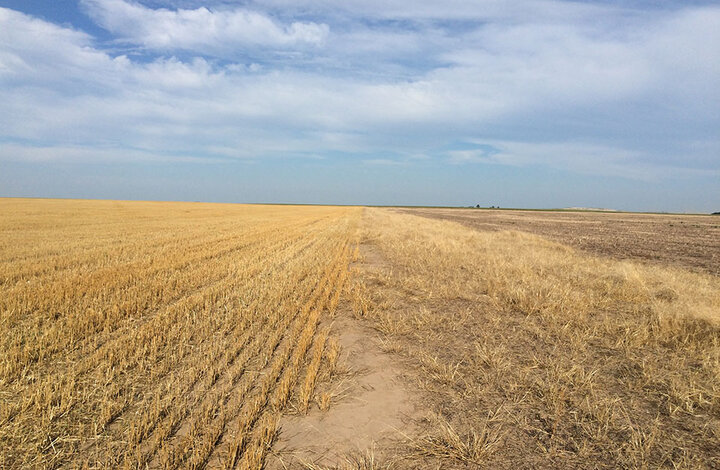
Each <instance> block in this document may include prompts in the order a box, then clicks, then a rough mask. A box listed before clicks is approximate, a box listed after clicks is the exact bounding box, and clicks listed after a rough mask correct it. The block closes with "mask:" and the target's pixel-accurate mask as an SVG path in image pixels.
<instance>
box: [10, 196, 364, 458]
mask: <svg viewBox="0 0 720 470" xmlns="http://www.w3.org/2000/svg"><path fill="white" fill-rule="evenodd" d="M0 213H2V215H3V217H2V218H1V220H2V223H0V233H2V235H3V237H2V239H3V242H2V243H0V279H2V282H1V283H0V299H2V300H0V309H1V310H0V333H1V334H2V336H1V338H2V339H1V340H0V341H2V347H3V348H4V351H6V352H7V354H5V355H4V356H3V358H2V359H1V360H0V398H1V399H2V405H3V406H2V409H1V410H0V449H2V450H1V451H0V467H3V468H23V467H28V466H32V467H44V468H55V467H59V466H73V467H74V466H86V467H89V468H95V467H104V468H117V467H127V468H138V467H143V468H144V467H145V466H150V467H152V468H161V467H162V468H180V467H183V468H184V467H190V468H200V467H205V466H208V465H209V466H213V467H214V466H228V467H240V468H257V466H258V465H262V462H263V459H264V455H265V453H266V452H267V451H268V449H269V445H270V444H271V443H272V439H273V436H274V432H275V429H274V423H275V422H276V419H277V416H278V415H279V414H280V413H282V412H283V411H284V408H285V407H286V406H287V404H288V403H289V402H290V401H293V402H297V401H298V400H300V398H297V397H300V395H301V394H302V397H306V395H307V394H308V393H311V391H309V385H305V383H306V382H308V381H310V382H312V381H313V380H314V379H311V378H307V379H304V382H303V383H302V384H299V383H298V381H299V373H300V371H302V370H315V373H317V369H318V368H319V367H317V364H316V362H317V359H316V357H315V353H314V352H313V351H314V350H313V349H312V348H311V345H312V344H313V342H314V341H315V339H314V338H315V336H316V335H317V334H318V323H319V319H320V317H321V316H322V315H323V314H324V312H326V311H327V310H328V309H330V308H332V304H333V301H335V302H336V299H337V295H338V294H337V291H339V289H341V287H342V283H343V282H344V280H345V278H346V274H347V273H346V271H347V267H348V264H349V260H350V249H349V243H350V241H351V240H352V238H353V233H354V231H355V227H356V226H357V221H358V219H359V215H360V210H359V209H356V208H329V207H281V206H241V205H219V204H191V203H139V202H117V201H44V200H0ZM43 260H48V263H49V266H44V265H43ZM334 299H335V300H334ZM321 334H322V335H323V338H324V335H325V333H322V332H321ZM310 354H311V355H310ZM307 364H313V367H312V368H311V369H309V368H308V366H307ZM302 399H303V400H304V399H305V398H302Z"/></svg>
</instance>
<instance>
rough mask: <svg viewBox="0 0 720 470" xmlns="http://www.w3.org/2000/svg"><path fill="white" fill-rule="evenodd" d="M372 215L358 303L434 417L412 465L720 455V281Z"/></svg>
mask: <svg viewBox="0 0 720 470" xmlns="http://www.w3.org/2000/svg"><path fill="white" fill-rule="evenodd" d="M365 214H366V217H365V218H364V222H363V224H362V227H363V229H362V230H361V233H362V234H363V235H362V239H363V247H364V256H365V257H366V259H369V260H375V261H374V262H366V264H365V265H364V266H362V265H361V266H360V267H359V268H358V269H359V270H358V272H357V273H355V275H354V276H353V279H354V281H353V289H352V290H353V292H354V294H353V298H354V304H355V308H354V310H355V312H356V314H357V316H358V317H362V318H367V319H369V321H370V324H371V325H374V327H375V328H376V329H377V330H378V331H379V332H381V334H382V335H383V340H384V344H385V347H386V350H387V351H389V352H392V353H394V354H397V355H398V360H399V361H401V362H402V363H403V364H407V365H408V366H409V367H410V368H411V370H412V371H414V372H413V373H409V374H408V376H409V377H413V378H414V381H415V385H416V387H417V388H418V389H420V390H424V391H425V395H424V396H425V399H426V400H427V408H428V410H429V411H430V412H431V413H429V414H428V416H427V418H426V419H425V420H423V421H422V422H421V423H419V424H420V425H421V427H422V428H423V430H424V431H423V433H424V435H420V436H419V437H417V438H416V439H415V443H414V445H412V446H410V448H408V449H407V455H409V456H410V457H409V459H410V464H409V468H438V467H439V466H442V467H443V468H478V467H479V468H493V469H495V468H508V469H511V468H717V467H719V466H720V278H718V277H717V276H714V275H711V274H705V273H698V272H690V271H687V270H685V269H681V268H677V267H673V266H672V265H670V266H661V265H658V264H656V263H654V264H651V265H649V264H643V263H639V262H628V261H618V260H614V259H609V258H605V257H596V256H592V255H588V254H587V253H583V252H581V251H578V250H575V249H572V248H570V247H568V246H565V245H561V244H558V243H554V242H551V241H548V240H545V239H543V238H540V237H538V236H535V235H531V234H527V233H521V232H513V231H495V232H481V231H478V230H474V229H470V228H467V227H463V226H461V225H459V224H457V223H453V222H448V221H438V220H431V219H427V218H420V217H416V216H412V215H406V214H399V213H397V212H393V211H391V210H381V209H367V210H366V212H365ZM413 455H414V457H412V456H413ZM413 459H414V460H413Z"/></svg>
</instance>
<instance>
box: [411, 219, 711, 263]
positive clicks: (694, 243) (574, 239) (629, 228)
mask: <svg viewBox="0 0 720 470" xmlns="http://www.w3.org/2000/svg"><path fill="white" fill-rule="evenodd" d="M402 211H404V212H407V213H409V214H414V215H419V216H423V217H430V218H436V219H443V220H451V221H455V222H459V223H461V224H463V225H466V226H468V227H472V228H475V229H477V230H484V231H500V230H520V231H524V232H529V233H534V234H536V235H540V236H542V237H545V238H548V239H550V240H554V241H557V242H559V243H563V244H566V245H570V246H572V247H575V248H579V249H581V250H584V251H587V252H589V253H593V254H597V255H603V256H612V257H614V258H622V259H637V260H644V261H650V262H658V263H661V264H663V263H664V264H671V265H674V266H679V267H684V268H689V269H693V270H697V271H704V272H709V273H712V274H715V275H720V216H703V215H676V214H633V213H613V212H573V211H522V210H501V209H490V210H486V209H425V208H422V209H420V208H418V209H402Z"/></svg>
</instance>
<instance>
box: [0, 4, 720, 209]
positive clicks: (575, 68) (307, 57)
mask: <svg viewBox="0 0 720 470" xmlns="http://www.w3.org/2000/svg"><path fill="white" fill-rule="evenodd" d="M719 57H720V6H718V5H717V4H716V3H715V4H713V3H709V2H708V3H705V2H646V1H642V2H620V1H615V2H607V1H606V2H590V1H583V2H568V1H557V0H537V1H528V0H519V1H517V2H504V1H496V0H479V1H460V0H449V1H444V2H431V1H423V0H419V1H416V2H407V1H392V0H384V1H379V0H366V1H362V2H361V1H355V0H348V1H345V2H331V1H303V0H299V1H292V2H290V1H286V0H268V1H258V2H253V1H242V2H241V1H230V0H224V1H220V0H216V1H199V0H174V1H171V0H144V1H132V0H79V1H73V0H54V1H52V2H48V1H44V0H0V196H39V197H87V198H115V199H162V200H203V201H226V202H293V203H338V204H419V205H427V204H429V205H470V204H472V205H474V204H481V205H501V206H504V207H568V206H584V207H609V208H616V209H623V210H657V211H697V212H709V211H717V210H720V86H718V84H719V83H720V60H718V58H719Z"/></svg>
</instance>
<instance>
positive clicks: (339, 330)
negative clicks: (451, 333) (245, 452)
mask: <svg viewBox="0 0 720 470" xmlns="http://www.w3.org/2000/svg"><path fill="white" fill-rule="evenodd" d="M343 307H344V308H341V309H340V313H339V314H338V316H337V317H336V319H335V321H334V322H333V327H332V334H333V335H334V336H335V337H336V338H338V341H339V343H340V345H341V347H342V351H343V357H344V360H343V361H342V362H341V365H340V370H341V372H340V374H338V376H337V377H336V378H335V379H334V380H333V382H332V383H330V384H325V387H324V388H325V389H327V390H331V391H332V394H333V395H334V399H333V403H332V405H331V406H330V408H329V409H328V410H325V411H323V410H320V409H319V408H318V407H313V408H311V409H310V411H309V412H308V413H307V414H306V415H303V414H289V415H285V416H283V418H282V419H281V420H280V423H279V428H280V432H279V435H278V438H277V442H276V444H275V446H274V447H273V453H272V454H271V455H270V457H269V459H268V467H267V468H268V469H271V470H273V469H287V468H345V467H349V468H354V467H355V466H357V465H358V464H357V463H356V462H357V461H360V460H364V461H368V460H369V459H375V460H380V459H382V460H383V461H387V460H389V459H393V458H394V456H395V455H396V454H398V453H399V452H401V450H400V449H402V448H404V447H405V446H406V441H407V440H408V439H409V438H410V436H411V435H412V434H413V433H414V424H413V423H414V422H415V420H416V418H415V415H416V413H417V406H416V404H415V400H414V397H413V394H412V393H411V392H410V391H409V390H408V388H407V386H406V381H405V380H404V379H403V375H404V371H403V368H402V366H401V365H400V364H398V362H397V360H396V359H395V358H393V357H392V356H391V355H390V354H387V353H385V352H384V351H383V350H382V349H381V344H380V342H379V337H378V334H377V331H375V330H373V329H371V328H370V327H369V326H368V325H367V322H364V321H362V320H359V319H356V318H353V317H352V316H351V314H350V312H349V307H348V306H347V305H344V306H343Z"/></svg>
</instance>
